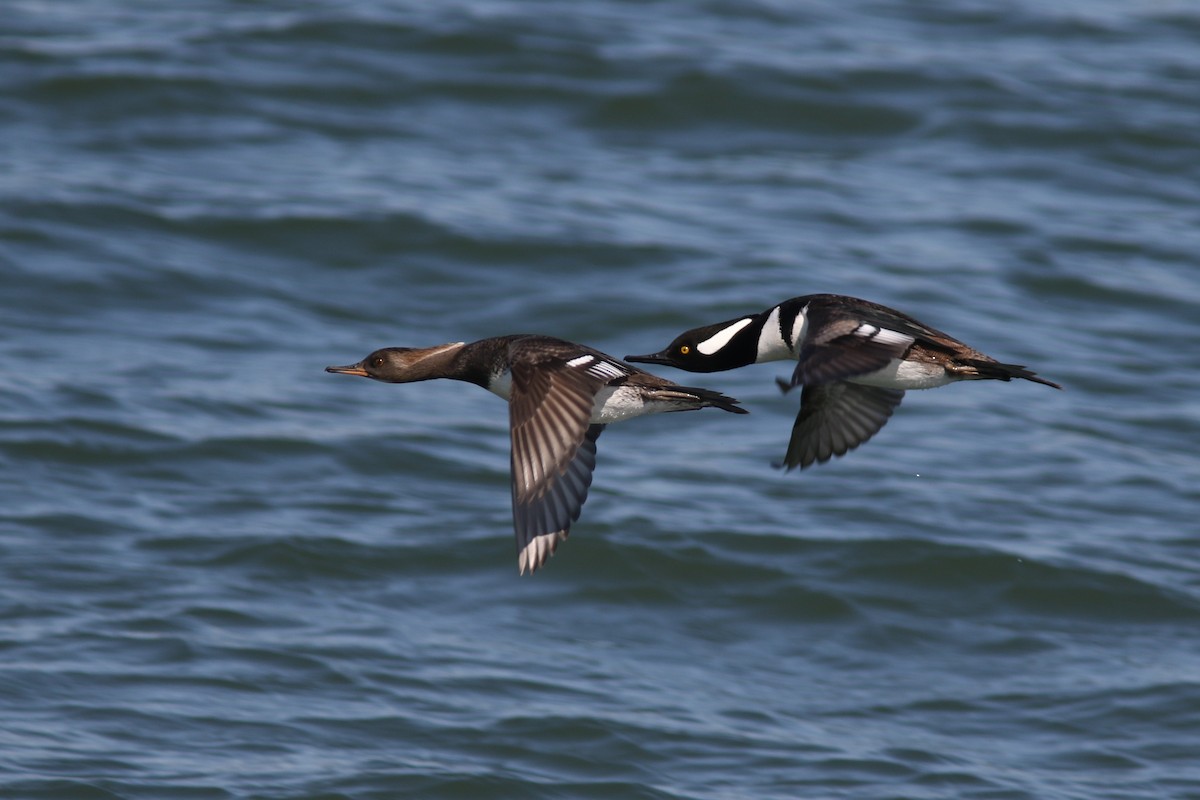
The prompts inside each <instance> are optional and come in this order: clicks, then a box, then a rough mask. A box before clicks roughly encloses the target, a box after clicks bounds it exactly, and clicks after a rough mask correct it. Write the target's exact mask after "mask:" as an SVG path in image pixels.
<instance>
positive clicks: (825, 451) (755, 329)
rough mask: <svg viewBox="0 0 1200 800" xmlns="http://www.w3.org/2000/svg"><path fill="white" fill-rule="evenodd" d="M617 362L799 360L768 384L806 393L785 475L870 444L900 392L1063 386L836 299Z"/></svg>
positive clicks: (861, 303) (702, 332) (893, 314)
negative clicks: (1000, 384)
mask: <svg viewBox="0 0 1200 800" xmlns="http://www.w3.org/2000/svg"><path fill="white" fill-rule="evenodd" d="M625 358H626V360H627V361H633V362H638V363H644V364H667V365H670V366H672V367H678V368H679V369H683V370H687V371H689V372H719V371H722V370H727V369H735V368H737V367H744V366H746V365H747V364H756V363H759V362H763V361H782V360H788V359H792V360H796V361H798V362H799V363H797V365H796V369H795V371H794V372H793V373H792V377H791V380H790V381H784V380H783V379H776V380H777V382H778V383H779V387H780V388H781V389H782V390H783V391H784V392H785V393H786V392H787V391H788V390H790V389H792V388H794V387H796V386H803V387H804V389H803V391H802V392H801V395H800V413H799V414H798V415H797V416H796V422H795V424H794V425H793V426H792V437H791V441H790V442H789V443H788V449H787V454H786V455H785V456H784V459H783V463H782V464H781V465H780V466H784V467H786V468H787V469H789V470H790V469H793V468H795V467H800V468H801V469H803V468H805V467H807V466H809V465H811V464H813V463H821V462H824V461H828V460H829V459H830V458H832V457H833V456H840V455H844V454H845V453H846V452H847V451H849V450H853V449H854V448H856V447H858V446H859V445H860V444H862V443H863V442H865V441H867V440H868V439H870V438H871V437H872V436H874V435H875V434H876V433H877V432H878V431H879V429H880V428H882V427H883V426H884V424H885V423H886V422H887V421H888V418H889V417H891V415H892V412H893V411H894V410H895V408H896V406H898V405H900V401H901V400H902V399H903V398H904V392H905V391H906V390H908V389H933V388H935V387H938V386H945V385H946V384H948V383H954V382H956V381H973V380H1001V381H1009V380H1012V379H1013V378H1023V379H1025V380H1027V381H1033V382H1034V383H1042V384H1045V385H1046V386H1053V387H1054V388H1055V389H1061V388H1062V387H1061V386H1059V385H1058V384H1057V383H1052V382H1051V381H1048V380H1046V379H1045V378H1039V377H1038V376H1037V375H1035V374H1034V373H1033V372H1031V371H1030V370H1028V369H1026V368H1025V367H1021V366H1017V365H1016V364H1002V363H1000V362H998V361H996V360H995V359H994V358H992V357H990V356H987V355H984V354H983V353H981V352H979V351H978V350H976V349H974V348H972V347H969V346H967V345H966V344H963V343H962V342H960V341H959V340H958V339H955V338H954V337H952V336H950V335H949V334H945V333H942V332H941V331H939V330H936V329H935V328H931V327H929V326H928V325H925V324H924V323H922V322H919V321H917V320H915V319H913V318H912V317H910V316H908V315H907V314H903V313H901V312H899V311H896V310H895V309H891V308H888V307H887V306H882V305H879V304H878V303H872V302H870V301H868V300H860V299H858V298H856V297H846V296H844V295H836V294H810V295H805V296H803V297H793V298H792V299H791V300H785V301H784V302H782V303H780V304H779V305H777V306H772V307H771V308H768V309H767V310H766V311H763V312H762V313H760V314H751V315H748V316H744V317H737V318H736V319H731V320H727V321H725V322H718V323H716V324H714V325H705V326H703V327H700V328H693V329H692V330H690V331H686V332H684V333H681V334H680V335H679V336H677V337H676V338H675V340H674V341H673V342H671V344H669V345H668V346H667V347H666V349H664V350H661V351H659V352H657V353H651V354H649V355H644V356H626V357H625Z"/></svg>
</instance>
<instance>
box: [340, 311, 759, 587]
mask: <svg viewBox="0 0 1200 800" xmlns="http://www.w3.org/2000/svg"><path fill="white" fill-rule="evenodd" d="M325 371H326V372H336V373H341V374H344V375H361V376H362V377H364V378H374V379H375V380H377V381H385V382H387V383H411V382H413V381H425V380H431V379H433V378H451V379H453V380H459V381H466V382H468V383H473V384H475V385H477V386H482V387H483V388H485V389H487V390H488V391H489V392H492V393H493V394H497V395H499V396H500V397H503V398H504V399H505V400H508V410H509V413H508V421H509V429H510V432H511V434H512V506H513V527H514V528H515V529H516V533H517V564H518V566H519V567H520V570H521V574H524V573H525V570H526V568H528V569H529V571H530V572H533V571H534V570H536V569H537V568H538V567H540V566H542V565H543V564H545V563H546V559H547V558H549V557H550V556H551V555H553V554H554V550H555V548H556V547H557V546H558V542H559V540H560V539H566V538H567V533H568V532H569V531H570V528H571V523H572V522H574V521H575V520H577V519H579V511H580V509H581V508H582V506H583V502H584V500H586V499H587V492H588V487H589V486H591V484H592V470H594V469H595V468H596V439H597V438H598V437H599V436H600V432H601V431H603V430H604V426H605V425H607V424H609V423H610V422H620V421H622V420H626V419H632V418H634V417H640V416H643V415H645V414H657V413H660V412H664V411H691V410H693V409H698V408H707V407H712V408H719V409H722V410H724V411H731V412H733V413H735V414H745V413H747V412H746V410H745V409H743V408H738V407H737V402H738V401H737V400H734V399H733V398H731V397H726V396H725V395H723V394H719V393H717V392H712V391H709V390H708V389H697V388H693V387H690V386H679V385H678V384H675V383H672V382H671V381H668V380H665V379H663V378H659V377H657V376H655V375H651V374H650V373H648V372H645V371H643V370H640V369H638V368H637V367H631V366H630V365H628V364H625V363H623V362H621V361H618V360H617V359H615V358H613V357H612V356H608V355H605V354H604V353H601V352H600V351H599V350H593V349H592V348H590V347H585V346H584V345H580V344H574V343H572V342H567V341H563V340H562V339H553V338H551V337H549V336H535V335H529V334H518V335H513V336H497V337H495V338H492V339H482V340H480V341H478V342H471V343H470V344H465V343H463V342H452V343H450V344H441V345H438V346H436V347H421V348H411V347H385V348H383V349H382V350H376V351H375V352H374V353H371V354H370V355H369V356H367V357H366V358H364V359H363V360H362V361H360V362H358V363H357V364H351V365H349V366H345V367H326V368H325Z"/></svg>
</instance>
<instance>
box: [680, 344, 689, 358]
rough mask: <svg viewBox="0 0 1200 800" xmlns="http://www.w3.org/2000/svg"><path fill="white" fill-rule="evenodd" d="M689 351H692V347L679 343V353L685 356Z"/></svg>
mask: <svg viewBox="0 0 1200 800" xmlns="http://www.w3.org/2000/svg"><path fill="white" fill-rule="evenodd" d="M690 352H692V348H690V347H688V346H687V345H686V344H681V345H679V355H681V356H686V355H687V354H688V353H690Z"/></svg>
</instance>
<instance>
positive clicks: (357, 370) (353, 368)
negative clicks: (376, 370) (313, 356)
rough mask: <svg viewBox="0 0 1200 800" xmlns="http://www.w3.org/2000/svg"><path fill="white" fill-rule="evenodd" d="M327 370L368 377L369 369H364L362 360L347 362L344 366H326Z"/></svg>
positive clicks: (339, 373)
mask: <svg viewBox="0 0 1200 800" xmlns="http://www.w3.org/2000/svg"><path fill="white" fill-rule="evenodd" d="M325 371H326V372H334V373H337V374H338V375H360V376H362V377H364V378H366V377H368V375H367V371H366V370H365V369H363V365H362V362H361V361H360V362H359V363H357V364H347V365H346V366H344V367H326V368H325Z"/></svg>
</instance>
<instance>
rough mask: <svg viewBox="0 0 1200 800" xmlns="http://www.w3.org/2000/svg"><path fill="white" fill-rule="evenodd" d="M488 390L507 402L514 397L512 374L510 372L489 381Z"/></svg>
mask: <svg viewBox="0 0 1200 800" xmlns="http://www.w3.org/2000/svg"><path fill="white" fill-rule="evenodd" d="M487 390H488V391H489V392H491V393H492V394H495V395H499V396H500V397H503V398H504V399H505V400H507V399H508V398H509V397H510V396H511V395H512V373H511V372H509V371H508V370H504V371H503V372H501V373H499V374H496V375H493V376H492V377H491V378H489V379H488V385H487Z"/></svg>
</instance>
